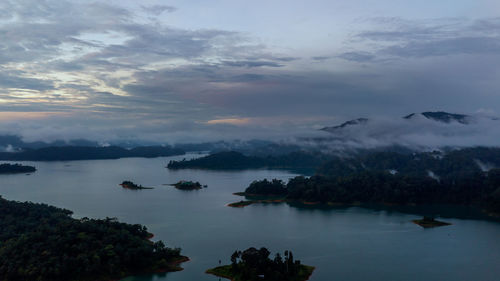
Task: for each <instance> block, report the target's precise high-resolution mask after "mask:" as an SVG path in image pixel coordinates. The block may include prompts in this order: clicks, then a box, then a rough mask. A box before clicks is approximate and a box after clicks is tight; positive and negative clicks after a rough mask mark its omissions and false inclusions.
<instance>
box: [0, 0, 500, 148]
mask: <svg viewBox="0 0 500 281" xmlns="http://www.w3.org/2000/svg"><path fill="white" fill-rule="evenodd" d="M498 66H500V2H499V1H493V0H491V1H490V0H453V1H451V0H450V1H446V0H441V1H435V0H433V1H427V0H422V1H406V0H405V1H402V0H392V1H375V0H352V1H335V0H329V1H326V0H325V1H322V0H309V1H302V0H300V1H299V0H295V1H291V0H288V1H284V0H283V1H282V0H254V1H236V0H213V1H202V0H182V1H174V0H172V1H123V0H122V1H66V0H54V1H51V0H31V1H26V0H14V1H10V0H3V1H1V2H0V134H17V135H21V136H22V137H23V138H24V139H25V140H27V141H33V140H47V141H50V140H55V139H74V138H87V139H92V140H98V141H109V140H117V139H144V140H149V141H158V142H191V141H200V140H216V139H236V138H242V139H252V138H273V139H274V138H283V137H286V136H291V135H299V134H314V133H315V132H317V129H318V128H321V127H323V126H332V125H337V124H339V123H342V122H344V121H346V120H349V119H352V118H358V117H371V116H380V117H383V118H399V117H401V116H404V115H407V114H409V113H412V112H422V111H433V110H444V111H449V112H457V113H466V114H475V113H485V112H486V113H488V114H491V115H496V114H497V113H498V112H500V83H499V82H498V81H500V67H498Z"/></svg>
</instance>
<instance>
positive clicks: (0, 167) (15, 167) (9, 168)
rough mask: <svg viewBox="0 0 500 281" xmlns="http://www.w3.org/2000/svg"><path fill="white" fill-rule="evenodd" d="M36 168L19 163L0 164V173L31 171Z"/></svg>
mask: <svg viewBox="0 0 500 281" xmlns="http://www.w3.org/2000/svg"><path fill="white" fill-rule="evenodd" d="M35 171H36V168H35V167H33V166H25V165H21V164H7V163H6V164H0V174H17V173H33V172H35Z"/></svg>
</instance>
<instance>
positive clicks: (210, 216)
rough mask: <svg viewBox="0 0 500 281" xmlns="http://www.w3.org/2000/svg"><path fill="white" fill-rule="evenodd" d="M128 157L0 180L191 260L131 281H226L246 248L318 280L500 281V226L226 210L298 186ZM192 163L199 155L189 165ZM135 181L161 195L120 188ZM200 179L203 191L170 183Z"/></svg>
mask: <svg viewBox="0 0 500 281" xmlns="http://www.w3.org/2000/svg"><path fill="white" fill-rule="evenodd" d="M183 157H186V156H181V157H167V158H155V159H143V158H128V159H119V160H95V161H72V162H37V163H30V162H26V163H27V164H33V165H35V166H36V167H37V168H38V171H37V172H36V173H34V174H32V175H24V174H19V175H0V195H2V196H3V197H4V198H6V199H11V200H19V201H33V202H42V203H48V204H51V205H55V206H58V207H63V208H67V209H70V210H73V211H74V212H75V215H74V216H75V217H92V218H104V217H106V216H108V217H117V218H118V219H120V220H121V221H124V222H128V223H141V224H144V225H146V226H147V227H148V228H149V230H150V231H151V232H153V233H154V234H155V235H156V236H155V239H161V240H164V241H165V242H166V244H167V245H168V246H171V247H182V249H183V250H182V252H183V254H185V255H187V256H189V257H190V258H191V261H190V262H188V263H184V264H183V267H184V268H185V270H184V271H181V272H175V273H168V274H166V275H163V276H159V275H153V276H138V277H130V278H126V279H125V280H124V281H146V280H147V281H152V280H168V281H196V280H200V281H204V280H207V281H217V280H219V278H217V277H214V276H211V275H206V274H204V271H205V270H206V269H207V268H210V267H213V266H216V265H217V264H218V260H219V259H221V260H222V261H223V263H229V256H230V255H231V253H232V252H233V251H234V250H236V249H241V250H243V249H246V248H247V247H250V246H256V247H260V246H265V247H267V248H268V249H270V250H271V251H272V252H273V253H274V252H275V251H281V252H282V251H283V250H285V249H292V250H293V252H294V256H296V257H298V258H300V259H301V260H302V262H303V263H304V264H308V265H314V266H316V270H315V272H314V273H313V275H312V278H311V279H310V280H312V281H319V280H325V281H326V280H349V281H351V280H352V281H357V280H381V281H382V280H383V281H387V280H415V281H416V280H419V281H420V280H453V281H457V280H491V281H497V280H499V279H498V276H500V223H498V222H492V221H487V220H471V219H458V218H447V219H445V220H446V221H448V222H451V223H453V225H452V226H447V227H441V228H435V229H425V230H424V229H422V228H420V227H418V226H416V225H415V224H413V223H411V222H410V221H411V220H412V219H415V218H418V217H419V216H418V215H415V214H411V213H400V212H394V211H391V212H389V211H387V210H383V209H382V210H380V209H379V210H373V209H365V208H360V207H351V208H339V209H329V210H320V209H311V208H309V209H303V208H296V207H291V206H288V205H286V204H269V205H252V206H248V207H246V208H243V209H234V208H229V207H226V206H225V204H227V203H230V202H233V201H237V200H240V197H236V196H234V195H232V194H231V193H233V192H237V191H242V190H244V189H245V187H246V186H247V185H248V184H249V183H250V182H252V181H253V180H255V179H263V178H280V179H284V180H286V179H288V178H290V177H293V176H295V174H292V173H288V172H285V171H268V170H251V171H241V172H213V171H199V170H181V171H169V170H167V169H165V168H164V166H165V165H166V164H167V163H168V161H169V160H170V159H178V158H183ZM187 157H189V156H187ZM123 180H132V181H134V182H136V183H139V184H142V185H143V186H151V187H155V189H153V190H141V191H133V190H126V189H122V188H121V187H120V186H118V184H119V183H121V182H122V181H123ZM179 180H195V181H200V182H201V183H202V184H207V185H208V188H207V189H203V190H199V191H180V190H176V189H175V188H172V187H169V186H164V185H163V184H167V183H174V182H177V181H179Z"/></svg>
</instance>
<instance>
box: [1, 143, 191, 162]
mask: <svg viewBox="0 0 500 281" xmlns="http://www.w3.org/2000/svg"><path fill="white" fill-rule="evenodd" d="M184 153H185V152H184V151H183V150H181V149H177V148H172V147H169V146H141V147H136V148H132V149H125V148H122V147H118V146H108V147H90V146H60V147H45V148H40V149H26V150H24V151H21V152H0V160H13V161H69V160H90V159H118V158H124V157H161V156H172V155H182V154H184Z"/></svg>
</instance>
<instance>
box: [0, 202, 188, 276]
mask: <svg viewBox="0 0 500 281" xmlns="http://www.w3.org/2000/svg"><path fill="white" fill-rule="evenodd" d="M71 214H72V212H71V211H68V210H65V209H59V208H56V207H53V206H48V205H45V204H35V203H29V202H25V203H21V202H15V201H8V200H5V199H3V198H1V197H0V280H3V281H26V280H30V281H108V280H118V279H121V278H123V277H126V276H130V275H135V274H141V273H153V272H168V271H178V270H182V268H180V267H179V264H180V263H182V262H185V261H187V260H189V259H188V258H187V257H184V256H182V255H181V254H180V249H179V248H168V247H166V246H165V244H164V243H163V242H162V241H158V242H152V241H150V240H149V238H151V237H152V234H151V233H149V232H148V231H147V229H146V227H145V226H142V225H139V224H126V223H120V222H118V221H117V220H116V219H112V218H106V219H101V220H98V219H88V218H82V219H74V218H72V217H71Z"/></svg>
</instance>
